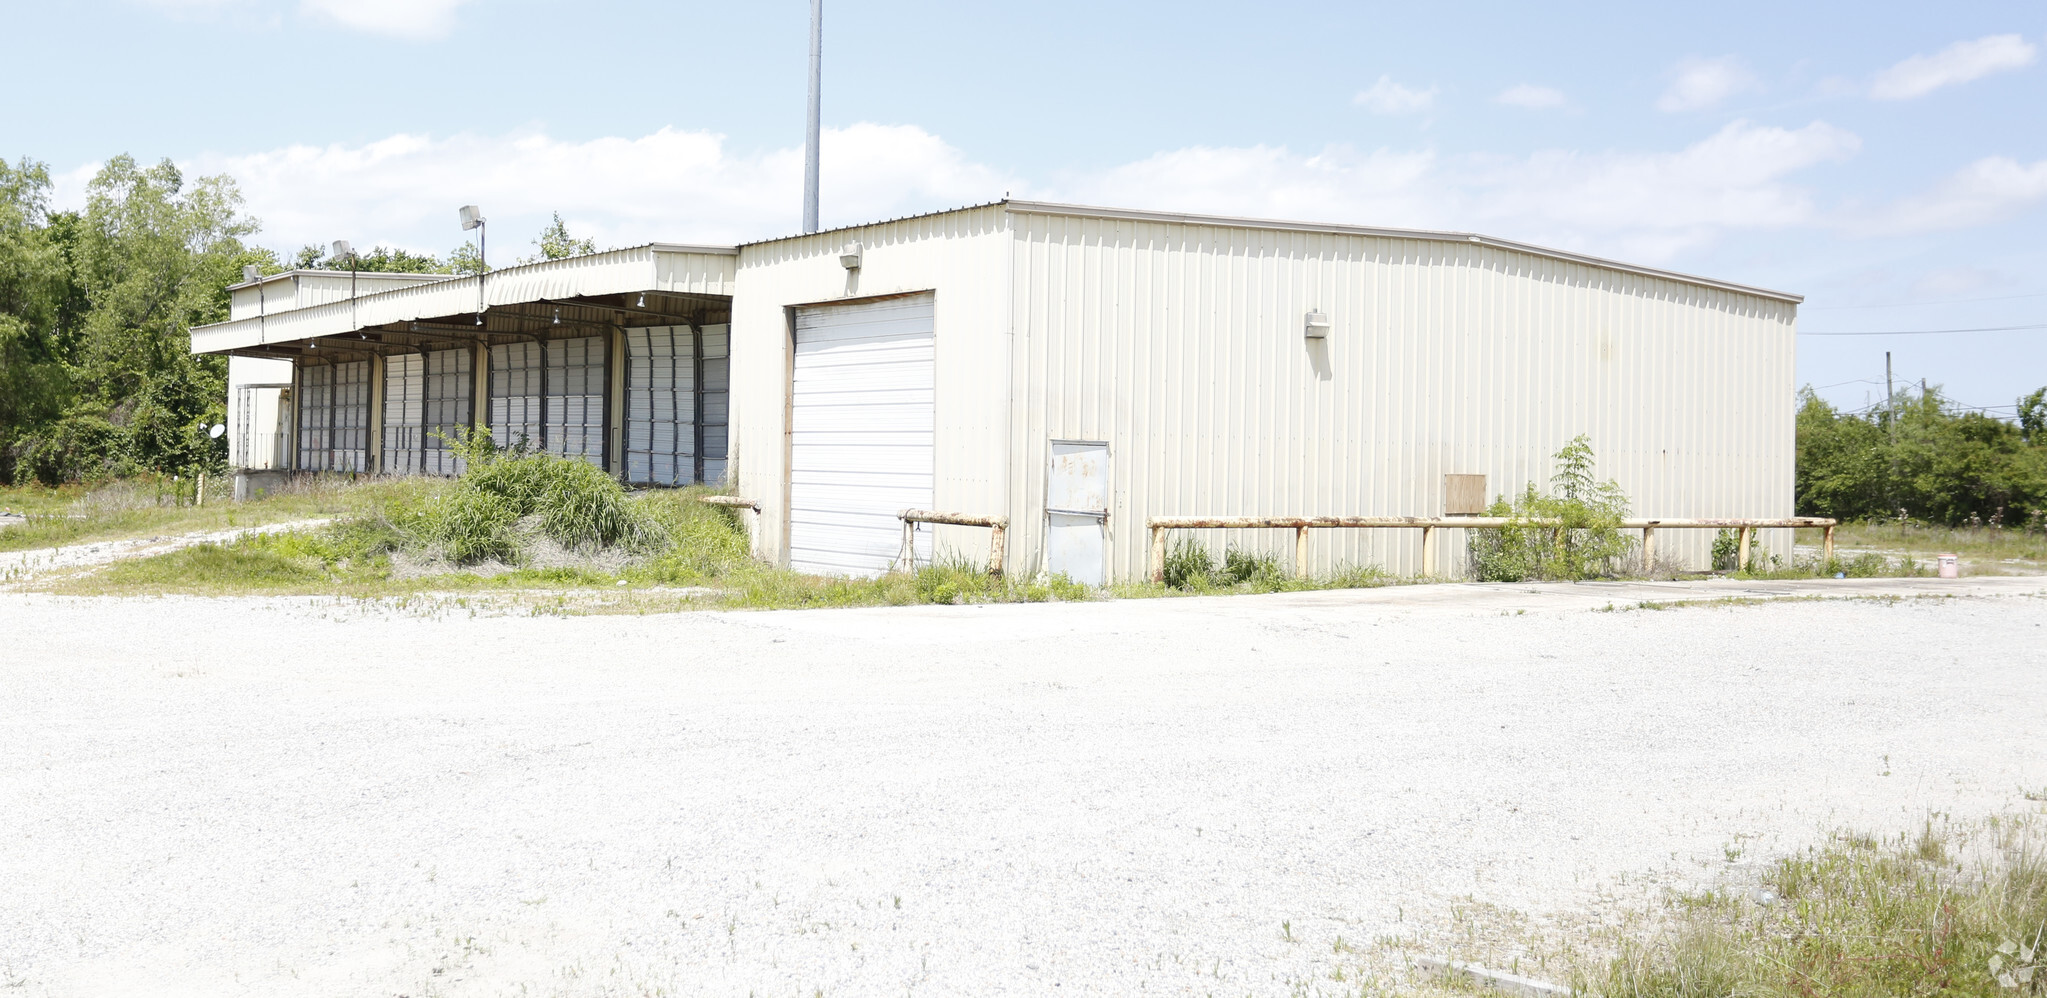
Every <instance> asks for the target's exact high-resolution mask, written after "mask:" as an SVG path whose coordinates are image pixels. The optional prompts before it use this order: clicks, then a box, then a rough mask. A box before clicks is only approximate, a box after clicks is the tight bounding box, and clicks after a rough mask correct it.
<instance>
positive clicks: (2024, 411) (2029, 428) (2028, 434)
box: [2018, 387, 2047, 446]
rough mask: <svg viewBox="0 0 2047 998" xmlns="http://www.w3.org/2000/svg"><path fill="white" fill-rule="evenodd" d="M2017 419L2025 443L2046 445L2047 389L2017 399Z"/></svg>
mask: <svg viewBox="0 0 2047 998" xmlns="http://www.w3.org/2000/svg"><path fill="white" fill-rule="evenodd" d="M2018 418H2019V432H2020V433H2021V434H2023V435H2024V436H2025V438H2026V442H2027V443H2029V444H2033V445H2035V446H2038V445H2041V444H2047V387H2043V388H2041V389H2040V390H2038V391H2036V392H2034V393H2033V394H2031V395H2027V396H2024V397H2022V398H2020V399H2019V404H2018Z"/></svg>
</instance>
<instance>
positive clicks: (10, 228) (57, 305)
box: [0, 157, 81, 482]
mask: <svg viewBox="0 0 2047 998" xmlns="http://www.w3.org/2000/svg"><path fill="white" fill-rule="evenodd" d="M49 191H50V174H49V170H48V168H47V167H45V166H44V165H43V164H41V163H37V162H34V161H31V160H29V159H27V158H26V157H24V158H23V159H22V160H21V161H20V163H19V164H17V165H14V166H9V165H8V164H7V162H6V161H5V160H0V482H4V481H12V480H14V476H15V466H16V464H17V463H18V461H19V458H20V453H21V451H22V450H23V449H24V447H25V446H26V444H25V442H24V441H23V439H22V437H23V435H24V432H25V430H26V429H27V428H28V427H31V426H37V425H43V424H46V423H49V422H51V421H53V420H55V419H56V418H57V417H58V416H59V415H60V414H61V413H62V412H63V410H64V407H65V405H66V404H67V403H68V402H69V400H70V397H71V372H70V369H69V367H68V365H67V364H66V363H65V358H66V357H68V356H69V355H70V353H71V350H72V346H73V342H72V341H73V337H72V336H71V335H70V334H69V330H71V329H73V328H75V325H76V322H75V320H76V315H77V313H78V312H79V311H81V308H80V304H81V303H80V296H79V295H78V293H77V288H76V287H75V286H74V285H73V283H72V281H71V269H70V265H69V260H68V259H67V256H66V252H65V251H66V248H67V244H68V242H69V240H68V239H67V238H66V237H67V236H74V237H75V234H76V229H77V226H76V219H75V217H73V218H68V219H67V220H66V222H65V223H64V224H63V225H61V226H59V227H57V228H56V229H54V230H53V227H52V219H51V217H50V215H49Z"/></svg>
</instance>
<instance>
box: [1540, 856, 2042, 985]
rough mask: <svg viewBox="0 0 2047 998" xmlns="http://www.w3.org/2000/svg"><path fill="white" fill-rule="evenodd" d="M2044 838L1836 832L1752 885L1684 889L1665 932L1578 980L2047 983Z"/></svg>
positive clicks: (1629, 946) (1588, 982)
mask: <svg viewBox="0 0 2047 998" xmlns="http://www.w3.org/2000/svg"><path fill="white" fill-rule="evenodd" d="M2043 848H2047V836H2043V835H2041V834H2040V832H2039V825H2038V822H2037V819H2030V820H2029V819H2026V818H2019V819H2004V820H2000V821H1992V822H1988V823H1985V824H1983V825H1981V826H1974V827H1969V828H1962V827H1957V826H1954V825H1951V824H1948V823H1947V822H1945V821H1943V820H1939V819H1931V820H1929V821H1928V822H1927V823H1926V825H1925V826H1924V828H1923V829H1922V830H1920V831H1919V832H1917V833H1913V834H1907V835H1900V836H1897V837H1895V838H1891V839H1888V840H1878V839H1876V838H1874V837H1871V836H1867V835H1848V834H1843V835H1838V836H1836V837H1835V838H1834V839H1833V840H1832V841H1831V842H1829V843H1827V844H1826V845H1825V846H1823V847H1820V848H1816V849H1812V850H1809V851H1807V852H1806V853H1804V854H1801V855H1797V856H1792V857H1789V858H1786V859H1782V860H1780V861H1778V862H1777V863H1776V864H1775V866H1774V867H1772V868H1771V869H1770V871H1769V872H1768V873H1767V874H1766V875H1765V876H1764V877H1763V880H1762V884H1761V885H1760V886H1759V887H1757V888H1754V889H1746V890H1745V889H1726V890H1718V891H1711V892H1707V893H1704V894H1697V895H1686V896H1681V897H1678V898H1677V899H1675V900H1674V902H1673V910H1672V915H1673V919H1672V921H1671V923H1670V924H1669V926H1668V928H1667V929H1666V931H1664V932H1663V933H1662V934H1661V935H1660V936H1658V937H1656V938H1653V939H1650V940H1647V941H1633V942H1628V943H1625V944H1623V946H1622V948H1621V952H1620V955H1619V956H1617V957H1616V958H1615V959H1614V960H1613V961H1612V962H1611V963H1610V964H1609V965H1608V966H1607V967H1606V968H1605V969H1604V972H1603V974H1597V975H1589V976H1590V977H1591V979H1589V980H1586V981H1582V982H1580V986H1581V988H1583V990H1585V991H1586V992H1588V993H1593V994H1599V995H1606V996H1610V998H1623V996H1625V998H1726V996H1734V995H1739V996H1743V998H1794V996H1795V998H1806V996H1814V995H1825V996H1838V998H1878V996H1884V998H1889V996H1896V995H1911V996H1927V998H1949V996H1952V998H2025V996H2039V995H2043V994H2047V967H2043V965H2047V852H2043ZM2034 967H2040V968H2042V969H2038V970H2032V969H2028V968H2034Z"/></svg>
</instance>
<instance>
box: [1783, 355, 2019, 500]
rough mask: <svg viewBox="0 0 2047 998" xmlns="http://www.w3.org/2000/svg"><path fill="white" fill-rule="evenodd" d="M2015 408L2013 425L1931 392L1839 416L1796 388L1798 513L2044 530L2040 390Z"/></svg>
mask: <svg viewBox="0 0 2047 998" xmlns="http://www.w3.org/2000/svg"><path fill="white" fill-rule="evenodd" d="M2017 410H2018V418H2017V419H2016V420H2003V419H1998V418H1996V417H1993V416H1989V415H1985V414H1984V413H1981V412H1976V411H1973V410H1966V409H1963V408H1961V407H1959V406H1956V405H1955V404H1954V403H1953V402H1951V401H1949V400H1947V399H1945V398H1943V397H1942V396H1941V394H1940V390H1939V389H1938V388H1937V387H1928V388H1923V389H1921V390H1919V391H1918V392H1914V391H1912V390H1911V389H1909V388H1906V389H1900V390H1899V391H1898V392H1897V394H1896V395H1895V396H1893V397H1892V399H1891V400H1890V402H1889V403H1888V404H1885V405H1880V406H1876V407H1874V408H1871V409H1870V410H1868V411H1866V412H1859V413H1857V412H1843V411H1841V410H1839V409H1836V408H1835V407H1834V406H1832V405H1829V404H1828V403H1827V402H1826V400H1824V399H1822V398H1820V397H1819V396H1818V395H1817V394H1815V393H1814V392H1813V390H1812V389H1811V388H1806V389H1803V390H1801V391H1800V392H1799V405H1798V471H1797V481H1798V512H1799V514H1801V515H1804V516H1831V517H1836V518H1838V519H1842V520H1873V519H1893V518H1897V519H1910V520H1918V521H1923V522H1928V523H1938V524H1943V525H1946V526H1964V525H1985V524H1987V525H1991V526H2006V527H2019V526H2024V527H2028V528H2031V529H2036V530H2038V529H2047V388H2042V389H2040V390H2039V391H2036V392H2033V393H2032V394H2030V395H2028V396H2026V397H2024V398H2021V399H2019V400H2018V405H2017Z"/></svg>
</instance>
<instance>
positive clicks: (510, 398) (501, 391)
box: [490, 343, 540, 451]
mask: <svg viewBox="0 0 2047 998" xmlns="http://www.w3.org/2000/svg"><path fill="white" fill-rule="evenodd" d="M490 439H491V443H493V444H496V445H497V446H499V447H506V448H517V447H522V446H523V447H524V449H526V450H536V451H537V450H539V449H540V344H538V343H499V344H497V345H495V346H493V347H491V348H490Z"/></svg>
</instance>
